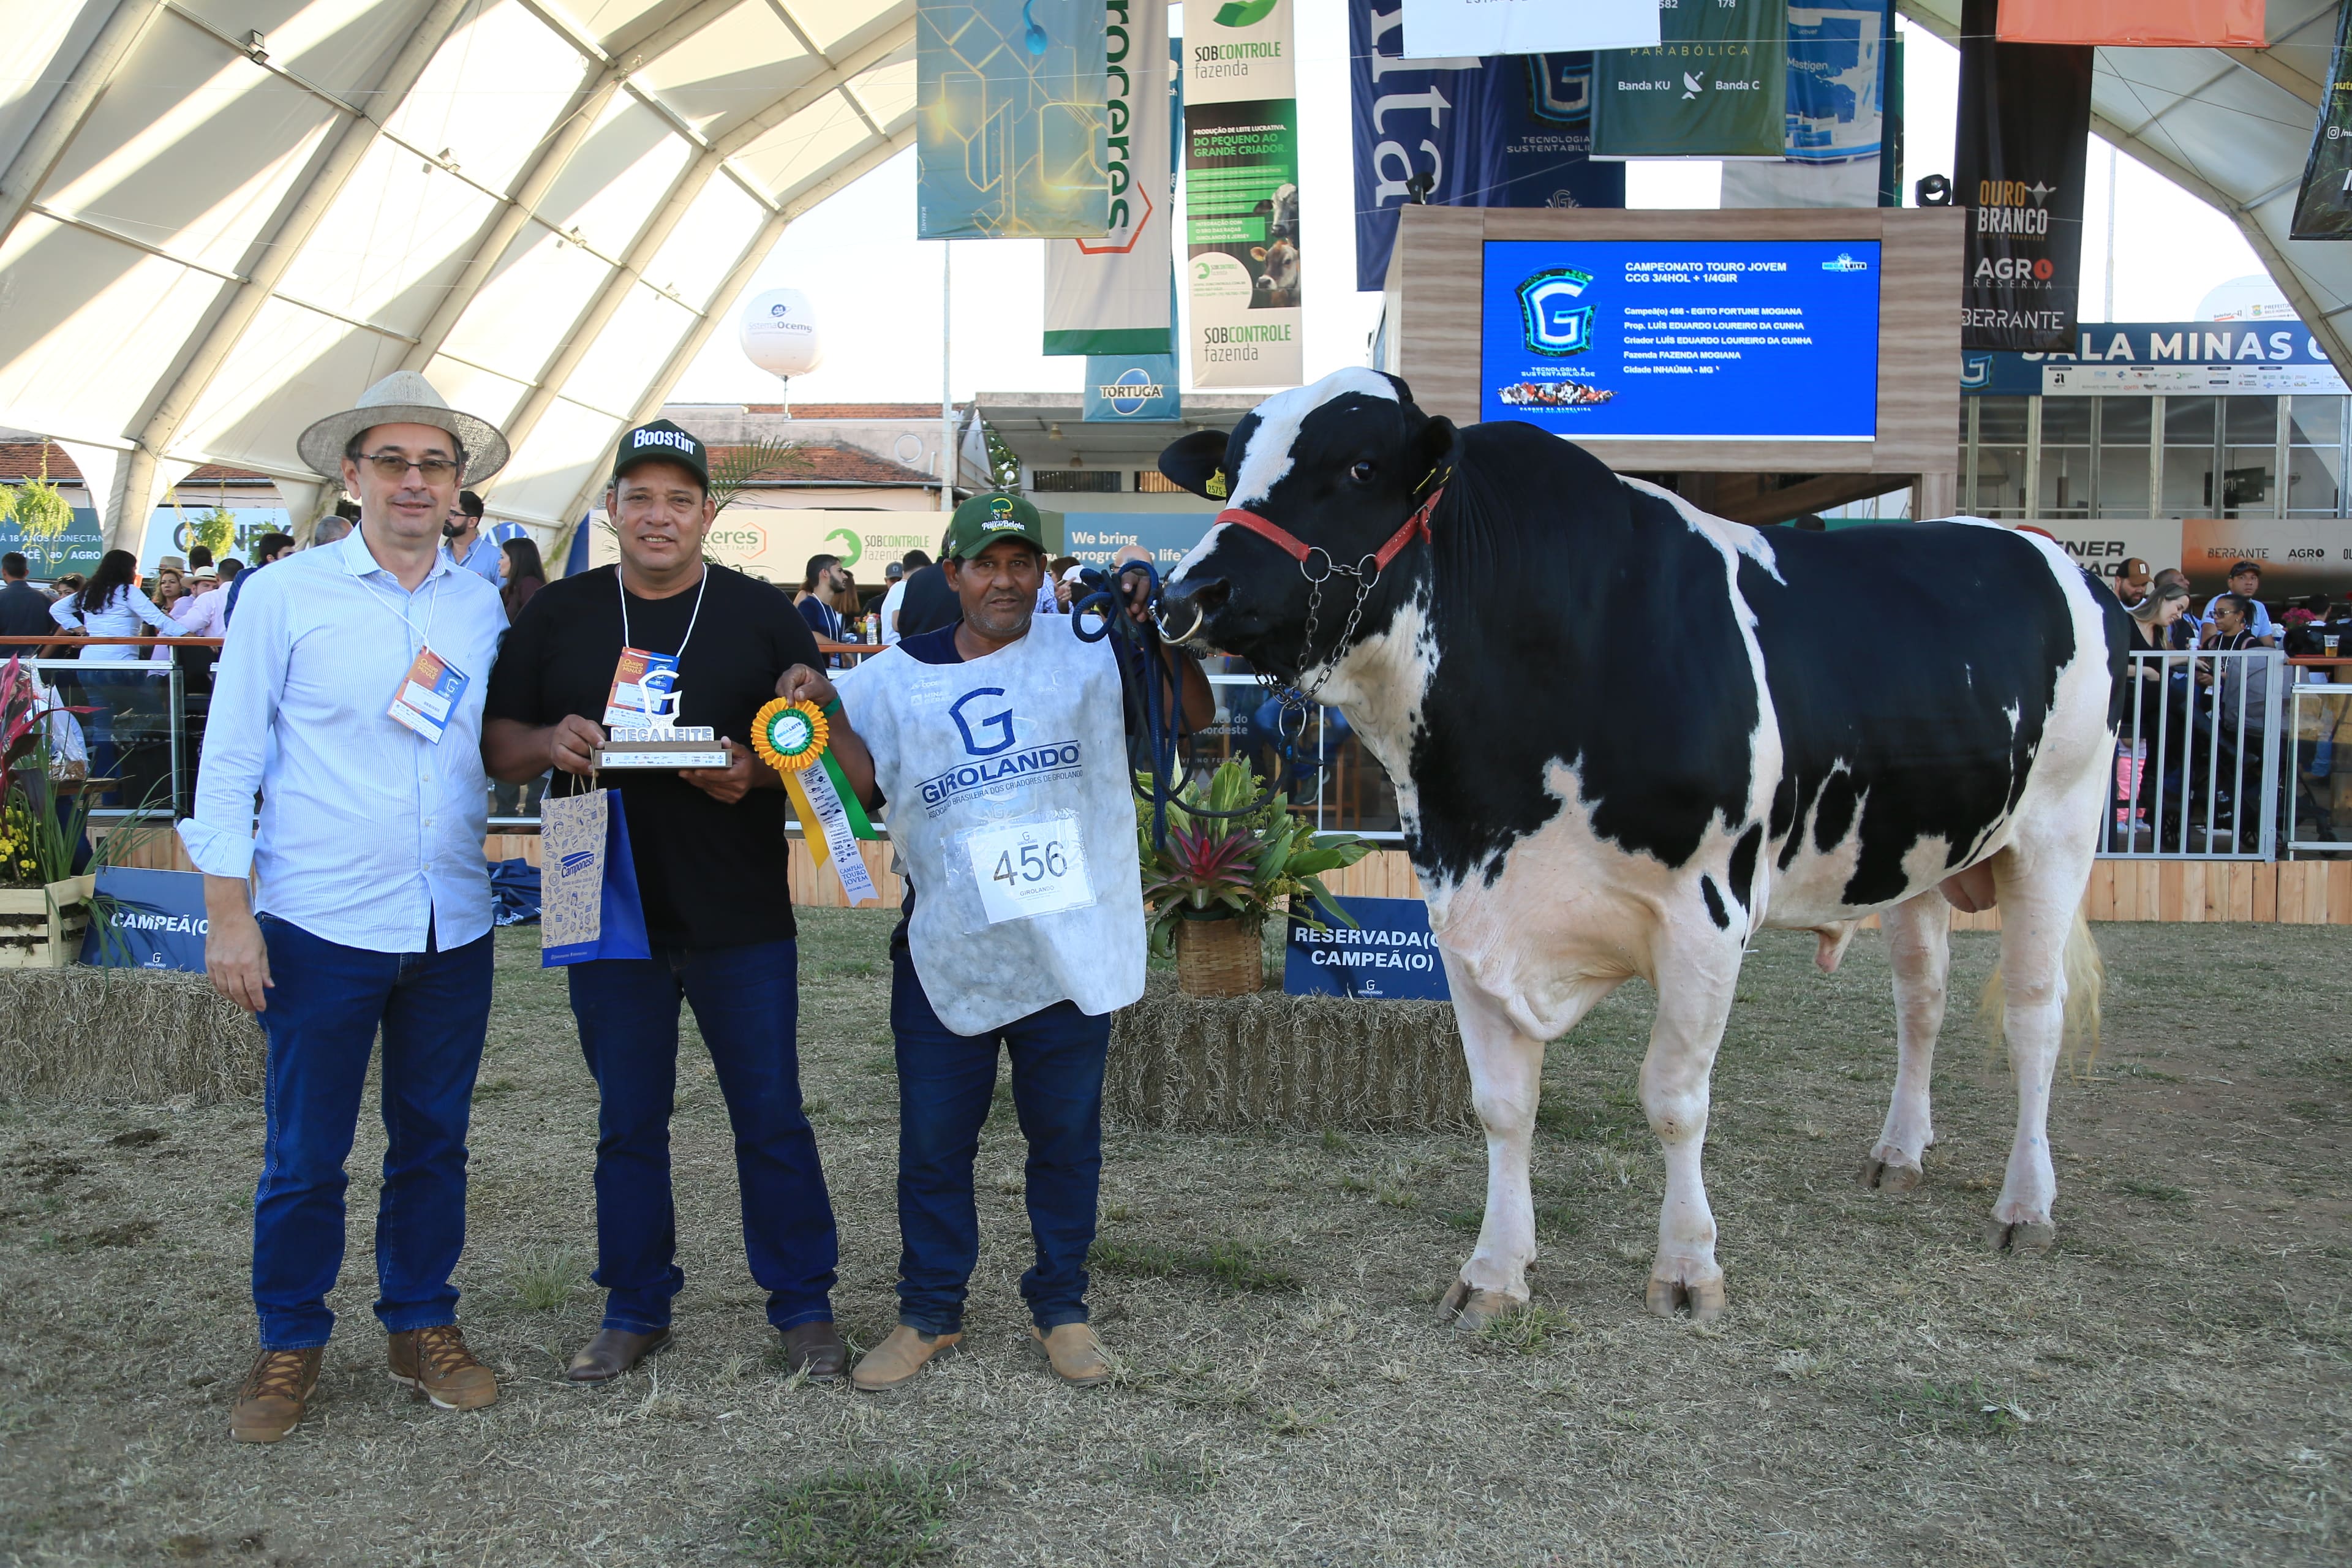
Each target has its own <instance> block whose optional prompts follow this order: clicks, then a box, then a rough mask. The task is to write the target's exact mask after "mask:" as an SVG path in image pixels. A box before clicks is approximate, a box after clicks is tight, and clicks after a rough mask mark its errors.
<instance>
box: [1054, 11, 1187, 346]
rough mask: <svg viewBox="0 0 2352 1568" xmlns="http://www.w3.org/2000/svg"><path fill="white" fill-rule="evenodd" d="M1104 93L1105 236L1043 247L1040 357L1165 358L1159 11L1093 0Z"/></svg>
mask: <svg viewBox="0 0 2352 1568" xmlns="http://www.w3.org/2000/svg"><path fill="white" fill-rule="evenodd" d="M1101 4H1102V6H1103V13H1104V15H1103V37H1104V41H1105V47H1104V64H1105V68H1106V70H1107V72H1108V86H1109V108H1108V124H1109V132H1110V135H1109V148H1110V231H1109V232H1108V234H1105V235H1103V236H1102V237H1099V238H1091V239H1055V240H1048V241H1046V244H1045V353H1049V354H1144V353H1155V354H1164V353H1173V352H1174V351H1175V347H1176V344H1175V324H1174V322H1173V321H1171V320H1170V319H1169V314H1168V310H1169V302H1170V301H1169V284H1170V271H1169V269H1170V268H1171V267H1172V266H1173V265H1174V261H1175V251H1174V249H1173V244H1174V241H1173V239H1172V235H1173V234H1174V232H1175V222H1176V214H1175V205H1176V163H1175V155H1174V152H1173V149H1172V148H1171V145H1170V138H1171V131H1172V126H1171V105H1172V102H1173V100H1171V97H1170V95H1169V90H1168V87H1169V82H1168V79H1169V74H1170V71H1169V67H1170V63H1171V62H1170V60H1169V56H1168V7H1167V6H1166V5H1163V4H1161V3H1160V0H1101Z"/></svg>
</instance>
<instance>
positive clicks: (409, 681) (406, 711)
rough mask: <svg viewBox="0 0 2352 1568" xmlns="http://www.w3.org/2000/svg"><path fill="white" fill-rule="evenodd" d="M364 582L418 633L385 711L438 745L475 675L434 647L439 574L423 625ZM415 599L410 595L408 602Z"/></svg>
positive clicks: (436, 577) (439, 594)
mask: <svg viewBox="0 0 2352 1568" xmlns="http://www.w3.org/2000/svg"><path fill="white" fill-rule="evenodd" d="M361 583H362V585H363V586H364V587H365V588H366V589H367V591H368V592H369V593H370V594H373V595H375V596H376V597H377V598H379V599H382V600H383V604H384V607H385V608H387V609H389V610H390V611H391V612H392V613H393V614H394V615H395V616H399V617H400V620H401V624H402V625H403V626H406V627H407V628H408V629H409V630H410V631H411V632H413V633H415V637H416V657H415V658H412V659H410V660H409V661H408V669H407V672H406V673H405V674H404V675H403V676H402V677H401V678H400V686H399V688H398V689H396V690H394V692H393V694H392V706H391V707H390V708H389V709H387V710H385V712H386V713H387V715H388V716H389V717H390V718H391V720H392V721H393V722H394V723H395V724H398V725H400V726H401V727H402V728H404V729H407V730H413V731H415V732H416V733H418V734H420V735H422V736H424V737H425V740H427V741H428V742H432V743H433V744H434V745H436V746H437V745H439V744H440V743H441V737H442V735H443V734H444V733H446V731H448V728H449V715H450V714H451V713H453V712H455V711H456V710H457V704H458V702H459V701H460V700H462V699H463V698H464V697H465V695H466V688H467V685H468V684H470V683H471V679H472V678H471V677H469V676H468V675H467V673H466V672H465V671H464V670H462V669H459V668H457V666H456V665H453V664H451V663H450V662H449V661H448V660H447V659H445V658H442V657H441V656H440V655H439V654H437V653H435V652H434V651H433V612H434V611H435V610H436V609H438V608H439V607H440V605H441V583H440V578H439V575H438V574H435V576H434V579H433V592H432V594H431V595H429V596H428V597H427V598H426V600H425V625H424V626H423V627H421V628H420V627H419V626H417V624H416V623H415V621H412V620H410V619H409V618H408V611H407V610H406V609H405V608H404V607H403V606H402V605H400V604H399V603H398V602H397V601H396V600H394V599H393V598H392V597H391V596H390V595H386V594H385V593H384V592H383V590H382V589H380V588H378V587H377V586H376V585H375V584H373V583H369V582H367V580H366V579H365V578H362V579H361ZM415 602H416V601H415V596H414V595H411V596H410V599H409V603H410V604H415Z"/></svg>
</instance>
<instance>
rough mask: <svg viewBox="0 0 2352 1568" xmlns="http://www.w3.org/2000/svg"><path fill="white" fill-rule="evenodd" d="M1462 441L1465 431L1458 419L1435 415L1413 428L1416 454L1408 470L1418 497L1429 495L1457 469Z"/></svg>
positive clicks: (1414, 453)
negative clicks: (1456, 421)
mask: <svg viewBox="0 0 2352 1568" xmlns="http://www.w3.org/2000/svg"><path fill="white" fill-rule="evenodd" d="M1461 445H1462V433H1461V432H1460V431H1458V430H1456V429H1454V421H1453V420H1451V419H1447V418H1444V417H1443V416H1438V417H1433V418H1432V419H1430V420H1429V421H1428V422H1427V423H1426V424H1424V425H1423V426H1422V427H1421V428H1420V429H1419V430H1416V431H1415V432H1413V437H1412V455H1411V456H1410V458H1408V459H1407V460H1406V463H1405V471H1406V472H1407V473H1409V474H1411V475H1412V493H1413V495H1414V496H1415V497H1416V498H1418V497H1422V496H1425V495H1427V494H1428V493H1429V492H1430V491H1432V490H1433V489H1436V488H1437V487H1438V486H1440V485H1442V484H1444V482H1445V481H1446V480H1447V479H1449V478H1451V477H1452V476H1453V473H1454V458H1455V455H1456V453H1457V452H1458V451H1459V450H1460V448H1461Z"/></svg>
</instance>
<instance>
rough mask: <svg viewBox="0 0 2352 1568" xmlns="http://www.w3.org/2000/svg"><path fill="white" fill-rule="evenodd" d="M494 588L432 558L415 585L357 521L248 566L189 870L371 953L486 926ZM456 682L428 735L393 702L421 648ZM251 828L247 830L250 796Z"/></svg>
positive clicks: (190, 826) (210, 729) (221, 679)
mask: <svg viewBox="0 0 2352 1568" xmlns="http://www.w3.org/2000/svg"><path fill="white" fill-rule="evenodd" d="M506 624H507V622H506V612H505V610H504V609H503V608H502V607H501V606H500V605H499V595H498V592H497V590H496V589H494V588H492V587H491V586H490V585H489V584H488V583H485V582H484V581H483V580H482V579H481V578H480V577H478V576H476V575H475V574H473V573H471V572H467V571H464V570H461V569H459V568H457V567H456V566H454V565H452V564H451V563H450V562H449V561H448V559H447V558H446V555H442V554H439V553H436V556H435V558H434V563H433V569H432V571H431V572H430V573H429V574H426V576H425V581H424V582H423V583H421V584H418V586H417V589H416V592H415V593H414V594H411V593H409V592H408V591H407V590H406V589H404V588H403V587H402V586H401V585H400V580H399V579H398V578H396V577H394V575H393V574H391V573H390V572H388V571H386V570H385V569H384V568H383V567H382V566H380V565H378V564H377V563H376V559H375V555H374V553H373V552H371V551H370V550H369V549H368V547H367V543H366V541H365V539H364V537H363V536H362V534H360V533H358V532H354V533H352V534H351V535H350V536H349V537H347V538H345V539H342V540H339V541H338V542H335V543H333V544H330V545H327V546H325V547H324V548H322V549H318V550H305V551H301V552H298V553H296V554H293V555H290V556H289V557H287V558H286V559H285V560H283V561H280V562H278V563H276V564H275V565H274V566H272V567H271V568H270V569H269V570H268V571H267V572H259V573H256V574H254V577H253V582H252V584H251V586H250V587H248V588H247V591H246V594H245V596H244V597H243V598H241V599H239V600H238V601H237V606H236V619H235V620H234V621H232V622H231V623H230V627H229V633H228V640H227V645H226V647H224V648H223V649H222V650H221V660H220V665H219V667H218V668H217V669H216V670H215V675H214V682H213V700H212V711H211V716H210V718H209V720H208V721H207V722H206V723H205V760H204V768H203V771H202V772H201V773H200V774H199V775H198V778H197V784H196V812H195V815H194V816H192V817H189V818H187V819H185V820H184V821H183V822H182V823H181V824H180V837H181V839H182V841H183V842H184V843H185V844H186V845H187V847H188V856H189V858H191V859H193V860H194V862H195V864H196V868H197V869H198V870H200V871H204V872H205V873H207V874H209V875H211V876H215V877H243V876H245V875H246V874H247V871H248V870H251V871H252V872H254V873H255V874H256V875H257V878H258V879H259V882H260V891H259V896H258V897H257V900H255V908H256V910H258V911H260V912H264V913H268V914H273V915H276V916H277V917H278V918H279V919H280V920H284V921H291V922H292V923H293V924H295V925H298V926H300V927H301V928H302V929H303V930H304V931H309V932H310V933H311V934H312V935H314V936H320V937H324V938H325V939H326V940H327V941H329V942H339V943H341V945H343V946H345V947H357V948H364V949H367V950H369V951H371V952H423V951H425V933H426V931H427V929H428V926H429V927H430V929H431V930H432V931H433V933H434V940H435V942H436V945H437V946H439V947H441V948H444V949H446V948H452V947H457V946H461V945H463V944H464V943H466V942H472V941H473V940H474V939H475V938H477V937H478V936H480V935H481V934H482V933H483V932H484V931H488V930H489V929H490V903H491V900H490V885H489V878H488V873H487V871H486V870H485V868H484V865H483V859H482V834H483V831H484V828H485V827H486V826H487V825H488V816H489V800H488V779H487V778H486V777H485V775H484V773H483V772H482V699H483V696H484V694H485V692H486V691H487V690H488V687H489V679H490V663H491V661H492V659H493V658H496V656H497V654H498V647H499V637H501V636H502V635H503V634H504V633H505V631H506ZM428 638H429V640H430V642H431V645H432V647H433V651H434V652H435V653H436V654H438V655H439V656H440V657H441V658H442V659H443V660H444V661H446V663H447V664H448V665H449V666H450V667H451V668H455V669H457V670H459V671H461V672H462V673H463V674H464V675H465V676H466V678H467V684H466V689H465V691H464V693H463V695H462V696H461V697H460V698H459V699H458V700H457V702H456V703H454V704H453V705H452V708H451V710H450V714H449V725H448V729H447V730H446V732H444V733H443V735H442V737H441V739H440V741H439V742H438V743H436V742H430V741H427V740H425V738H424V737H423V736H421V735H419V734H417V733H415V731H412V730H409V729H406V728H404V726H402V725H400V724H398V723H395V722H394V721H393V719H392V717H391V714H390V712H389V710H390V709H391V706H392V700H393V697H394V694H395V693H396V692H398V691H399V690H400V689H401V683H402V681H403V680H404V679H405V678H406V676H407V674H408V668H409V665H410V663H411V662H412V661H413V660H414V659H415V657H416V652H417V649H418V648H419V647H420V646H422V645H423V644H424V643H425V641H426V640H427V639H428ZM257 793H258V794H259V795H260V796H261V826H260V831H259V832H258V833H256V832H255V831H254V829H253V826H252V824H253V797H254V795H256V794H257Z"/></svg>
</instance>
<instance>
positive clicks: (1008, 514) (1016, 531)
mask: <svg viewBox="0 0 2352 1568" xmlns="http://www.w3.org/2000/svg"><path fill="white" fill-rule="evenodd" d="M1000 539H1022V540H1026V541H1028V542H1029V543H1030V544H1032V545H1034V547H1035V548H1036V551H1037V553H1038V554H1040V555H1043V554H1044V553H1045V523H1044V522H1043V521H1041V520H1040V519H1039V518H1038V516H1037V509H1036V508H1035V507H1034V506H1031V505H1030V504H1029V503H1028V501H1026V500H1023V499H1022V498H1021V497H1019V496H1010V495H1006V494H1005V493H1004V492H1003V491H1002V490H997V491H992V492H991V493H990V494H988V495H982V496H974V497H972V498H971V500H968V501H966V502H964V503H963V504H962V505H961V506H960V507H958V508H956V509H955V517H954V518H953V519H952V520H951V521H950V522H949V523H948V550H947V553H948V558H949V559H950V560H951V561H969V560H971V558H972V557H973V556H975V555H977V554H979V553H980V552H982V551H983V550H985V549H987V548H988V547H989V546H990V545H992V544H993V543H995V542H997V541H998V540H1000Z"/></svg>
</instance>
